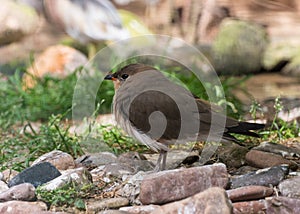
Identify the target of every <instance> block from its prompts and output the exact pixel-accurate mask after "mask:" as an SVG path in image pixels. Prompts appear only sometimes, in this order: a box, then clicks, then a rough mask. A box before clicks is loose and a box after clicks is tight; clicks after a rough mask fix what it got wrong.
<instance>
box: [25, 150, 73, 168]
mask: <svg viewBox="0 0 300 214" xmlns="http://www.w3.org/2000/svg"><path fill="white" fill-rule="evenodd" d="M42 162H49V163H51V164H52V165H53V166H55V167H56V168H57V169H58V170H66V169H73V168H74V167H75V162H74V159H73V157H72V156H71V155H69V154H68V153H66V152H62V151H60V150H54V151H51V152H49V153H46V154H44V155H42V156H40V157H39V158H38V159H36V160H35V161H34V162H33V163H32V164H31V166H33V165H35V164H38V163H42Z"/></svg>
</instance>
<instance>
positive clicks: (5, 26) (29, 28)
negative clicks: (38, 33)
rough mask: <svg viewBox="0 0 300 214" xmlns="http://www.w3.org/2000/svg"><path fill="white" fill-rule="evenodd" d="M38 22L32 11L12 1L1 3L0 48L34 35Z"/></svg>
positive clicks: (5, 0) (35, 14)
mask: <svg viewBox="0 0 300 214" xmlns="http://www.w3.org/2000/svg"><path fill="white" fill-rule="evenodd" d="M24 20H26V23H25V22H24ZM38 20H39V18H38V15H37V13H36V12H35V11H34V9H32V8H30V7H28V6H26V5H22V4H17V3H16V2H14V1H9V0H3V1H1V8H0V25H1V29H0V46H2V45H6V44H9V43H12V42H16V41H19V40H21V39H22V38H23V37H25V36H26V35H29V34H31V33H34V32H35V30H36V28H37V26H38V23H39V22H38Z"/></svg>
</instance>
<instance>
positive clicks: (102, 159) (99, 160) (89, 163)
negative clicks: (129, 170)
mask: <svg viewBox="0 0 300 214" xmlns="http://www.w3.org/2000/svg"><path fill="white" fill-rule="evenodd" d="M75 162H76V164H78V165H83V166H85V167H87V168H96V167H98V166H102V165H106V164H110V163H116V162H117V156H116V155H114V154H113V153H110V152H99V153H95V154H89V155H84V156H82V157H80V158H77V159H76V161H75Z"/></svg>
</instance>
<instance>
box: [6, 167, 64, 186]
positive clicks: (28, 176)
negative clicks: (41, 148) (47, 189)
mask: <svg viewBox="0 0 300 214" xmlns="http://www.w3.org/2000/svg"><path fill="white" fill-rule="evenodd" d="M60 175H61V173H60V172H59V171H58V170H57V169H56V168H55V166H53V165H52V164H51V163H48V162H42V163H39V164H36V165H34V166H31V167H29V168H27V169H25V170H23V171H22V172H20V173H19V174H17V175H16V176H15V177H13V178H12V179H11V180H10V181H9V182H8V186H9V187H12V186H15V185H18V184H22V183H31V184H32V185H33V186H34V187H37V186H40V185H42V184H44V183H46V182H48V181H51V180H53V179H54V178H56V177H58V176H60Z"/></svg>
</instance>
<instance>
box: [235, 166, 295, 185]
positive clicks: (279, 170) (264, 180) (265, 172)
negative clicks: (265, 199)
mask: <svg viewBox="0 0 300 214" xmlns="http://www.w3.org/2000/svg"><path fill="white" fill-rule="evenodd" d="M288 172H289V169H288V166H287V165H280V166H274V167H270V168H266V169H260V170H257V171H256V172H250V173H248V174H245V175H240V176H233V177H232V178H231V189H236V188H238V187H243V186H250V185H258V186H270V185H273V186H276V185H278V184H279V182H280V181H282V180H283V179H284V177H285V176H286V175H287V174H288Z"/></svg>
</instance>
